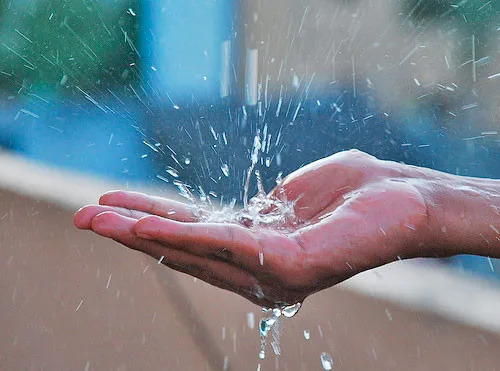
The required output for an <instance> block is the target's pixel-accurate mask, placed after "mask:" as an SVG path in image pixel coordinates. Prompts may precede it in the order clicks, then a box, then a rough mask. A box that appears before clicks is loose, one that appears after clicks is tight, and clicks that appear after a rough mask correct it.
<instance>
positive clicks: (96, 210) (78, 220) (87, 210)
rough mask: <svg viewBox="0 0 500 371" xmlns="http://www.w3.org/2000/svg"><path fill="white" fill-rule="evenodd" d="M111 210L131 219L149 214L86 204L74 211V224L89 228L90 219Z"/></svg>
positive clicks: (81, 227)
mask: <svg viewBox="0 0 500 371" xmlns="http://www.w3.org/2000/svg"><path fill="white" fill-rule="evenodd" d="M106 211H112V212H115V213H117V214H120V215H123V216H128V217H130V218H132V219H136V220H137V219H140V218H143V217H145V216H148V215H151V214H148V213H145V212H142V211H137V210H130V209H125V208H122V207H115V206H101V205H87V206H84V207H82V208H81V209H80V210H78V211H77V212H76V213H75V216H74V219H73V221H74V224H75V226H76V227H77V228H79V229H90V228H91V226H92V219H93V218H94V217H95V216H96V215H98V214H101V213H103V212H106Z"/></svg>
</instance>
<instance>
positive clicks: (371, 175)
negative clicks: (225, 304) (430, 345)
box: [74, 150, 500, 307]
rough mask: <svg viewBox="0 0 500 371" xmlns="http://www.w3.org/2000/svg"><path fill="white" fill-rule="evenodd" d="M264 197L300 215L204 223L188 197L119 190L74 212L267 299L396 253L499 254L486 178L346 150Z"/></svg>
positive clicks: (298, 293) (83, 224)
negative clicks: (269, 223) (259, 223)
mask: <svg viewBox="0 0 500 371" xmlns="http://www.w3.org/2000/svg"><path fill="white" fill-rule="evenodd" d="M269 197H271V198H279V197H286V199H287V200H289V201H293V202H294V203H295V204H294V209H295V214H296V216H297V217H298V219H299V220H300V221H301V222H300V223H298V224H294V225H290V226H288V227H289V230H288V231H287V232H283V231H282V230H278V229H274V228H272V227H265V228H264V227H259V228H256V229H252V228H251V227H248V225H247V224H248V223H245V224H241V225H238V224H214V223H203V222H200V221H199V220H198V218H197V216H196V215H197V213H196V212H195V209H194V208H193V207H192V206H190V205H187V204H184V203H180V202H177V201H173V200H169V199H164V198H159V197H153V196H148V195H145V194H141V193H136V192H126V191H112V192H108V193H106V194H104V195H103V196H101V198H100V200H99V204H98V205H88V206H85V207H83V208H82V209H80V210H78V212H77V213H76V214H75V219H74V222H75V225H76V226H77V227H78V228H80V229H88V230H92V231H93V232H95V233H97V234H99V235H101V236H103V237H108V238H111V239H113V240H115V241H117V242H119V243H121V244H123V245H125V246H127V247H129V248H131V249H134V250H139V251H142V252H144V253H146V254H148V255H150V256H152V257H153V258H155V259H160V258H161V257H163V258H162V263H163V264H165V265H166V266H168V267H170V268H172V269H175V270H177V271H181V272H184V273H187V274H190V275H192V276H194V277H197V278H200V279H202V280H204V281H206V282H208V283H210V284H213V285H215V286H218V287H220V288H223V289H227V290H230V291H233V292H235V293H238V294H240V295H242V296H243V297H245V298H247V299H248V300H250V301H252V302H253V303H255V304H258V305H261V306H267V307H271V306H274V305H275V304H279V303H288V304H292V303H296V302H299V301H303V300H304V299H305V298H306V297H307V296H309V295H311V294H312V293H314V292H317V291H320V290H322V289H325V288H327V287H330V286H332V285H335V284H336V283H339V282H341V281H343V280H345V279H347V278H349V277H352V276H353V275H355V274H357V273H359V272H362V271H365V270H367V269H371V268H374V267H377V266H380V265H384V264H386V263H389V262H392V261H394V260H396V259H401V258H412V257H427V256H430V257H444V256H450V255H455V254H459V253H469V254H479V255H489V256H492V257H500V235H499V234H498V231H499V230H500V182H499V181H497V180H491V179H475V178H465V177H459V176H453V175H450V174H445V173H441V172H438V171H434V170H430V169H425V168H418V167H414V166H409V165H404V164H399V163H395V162H390V161H381V160H378V159H376V158H375V157H373V156H370V155H367V154H365V153H363V152H360V151H356V150H351V151H346V152H340V153H337V154H335V155H333V156H330V157H327V158H324V159H321V160H319V161H316V162H313V163H311V164H309V165H307V166H305V167H303V168H301V169H299V170H298V171H296V172H294V173H292V174H290V175H289V176H287V177H286V178H285V179H284V180H283V182H282V183H281V184H280V185H278V186H277V187H276V188H275V189H274V190H273V191H272V192H271V193H270V194H269ZM262 257H263V261H262ZM261 262H262V263H263V264H261Z"/></svg>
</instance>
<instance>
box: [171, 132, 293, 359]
mask: <svg viewBox="0 0 500 371" xmlns="http://www.w3.org/2000/svg"><path fill="white" fill-rule="evenodd" d="M266 135H267V130H266V128H265V130H264V143H265V141H266ZM262 148H263V145H262V140H261V137H260V131H258V132H257V135H255V137H254V141H253V148H252V152H251V156H250V160H251V164H250V167H249V169H248V171H247V176H246V179H245V184H244V199H243V205H244V206H243V208H242V209H240V210H236V209H235V205H236V200H234V199H233V200H232V201H231V202H230V203H229V205H226V206H223V207H222V208H220V207H217V208H216V207H214V206H213V205H212V204H211V202H210V197H208V196H207V194H206V193H205V192H204V191H203V189H202V188H201V187H198V192H199V196H200V197H199V199H200V203H197V202H196V199H195V197H194V195H193V192H192V191H191V190H192V188H191V187H189V186H187V185H186V184H184V183H182V182H180V181H178V180H174V181H173V183H174V185H176V186H177V188H178V189H179V194H180V195H181V196H183V197H184V198H186V199H188V200H189V201H190V202H191V203H193V204H194V205H195V206H197V210H196V214H197V216H198V218H199V220H200V221H202V222H208V223H235V224H240V225H245V226H247V227H249V228H252V229H258V228H259V227H272V228H273V229H277V230H280V231H283V232H287V231H292V230H293V229H294V228H295V226H296V225H297V224H299V222H300V221H299V220H298V218H297V217H296V216H295V211H294V202H292V201H288V200H287V199H286V197H285V196H284V192H278V196H277V197H276V196H275V197H270V196H268V195H267V194H266V192H265V189H264V185H263V183H262V178H261V174H260V172H259V170H256V169H255V167H256V165H257V163H258V162H259V154H260V152H261V149H262ZM221 170H222V172H223V174H224V175H225V176H226V177H228V176H229V166H228V165H227V164H223V166H222V167H221ZM253 174H255V177H256V181H257V194H256V195H255V196H254V197H252V198H251V199H250V200H248V192H249V188H250V183H251V180H252V175H253ZM171 175H172V174H171ZM281 177H282V173H279V174H278V176H277V178H276V183H277V184H278V187H279V186H280V183H281V182H282V178H281ZM259 262H260V265H264V253H263V252H260V253H259ZM255 295H256V296H257V297H258V298H264V293H263V292H262V289H260V287H256V292H255ZM301 306H302V304H301V303H296V304H293V305H290V304H288V303H279V304H276V306H275V307H274V308H262V310H263V312H264V313H265V315H264V317H263V318H262V319H261V320H260V323H259V333H260V352H259V358H260V359H264V358H265V356H266V345H267V339H268V335H269V333H270V332H272V341H271V346H272V349H273V351H274V354H275V355H280V353H281V348H280V328H281V319H280V318H281V317H282V316H283V317H285V318H292V317H293V316H294V315H295V314H296V313H297V312H298V311H299V309H300V307H301Z"/></svg>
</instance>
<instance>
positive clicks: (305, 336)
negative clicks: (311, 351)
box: [304, 330, 311, 340]
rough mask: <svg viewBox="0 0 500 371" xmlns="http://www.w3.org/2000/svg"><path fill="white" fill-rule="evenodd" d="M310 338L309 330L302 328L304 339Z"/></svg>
mask: <svg viewBox="0 0 500 371" xmlns="http://www.w3.org/2000/svg"><path fill="white" fill-rule="evenodd" d="M310 338H311V332H309V330H304V339H306V340H309V339H310Z"/></svg>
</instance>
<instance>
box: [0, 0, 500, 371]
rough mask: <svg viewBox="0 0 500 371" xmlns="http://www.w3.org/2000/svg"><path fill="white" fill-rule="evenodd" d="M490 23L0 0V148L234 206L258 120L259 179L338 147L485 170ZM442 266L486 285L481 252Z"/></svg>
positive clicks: (492, 74)
mask: <svg viewBox="0 0 500 371" xmlns="http://www.w3.org/2000/svg"><path fill="white" fill-rule="evenodd" d="M499 32H500V4H499V3H498V2H495V1H487V0H463V1H452V0H441V1H432V0H375V1H374V0H273V1H272V2H270V1H262V0H254V1H242V0H151V1H146V0H93V1H91V0H58V1H56V0H45V1H42V0H16V1H10V0H6V1H0V110H1V114H0V148H1V150H2V151H3V153H4V154H10V155H11V154H15V155H16V158H19V156H21V158H22V159H24V160H27V161H28V162H27V163H29V164H35V165H36V166H39V167H40V168H42V169H45V168H46V167H48V168H50V169H53V168H56V169H59V170H60V171H61V172H63V173H65V172H68V171H69V172H70V174H76V173H78V174H83V175H82V176H85V178H84V179H85V180H82V181H81V182H80V186H84V185H85V184H87V183H88V184H90V183H92V182H95V181H104V182H109V183H110V184H114V185H116V186H121V187H129V188H135V189H148V190H152V191H154V192H157V193H159V194H164V195H171V194H175V193H176V192H177V188H176V185H178V184H180V183H181V182H182V184H185V185H186V186H187V187H189V188H190V189H191V190H192V192H193V193H195V194H197V195H200V196H202V197H205V196H206V197H209V198H211V199H212V200H213V202H214V203H215V202H222V203H224V202H230V201H231V200H232V199H235V200H236V201H237V202H241V201H242V198H243V192H242V186H243V184H244V179H245V175H246V171H247V169H248V167H249V165H250V152H251V149H252V148H251V147H252V143H253V138H254V136H255V135H256V134H257V133H260V134H261V136H262V137H263V138H265V139H264V143H265V145H264V146H263V148H262V151H261V152H262V155H261V158H260V163H259V164H258V167H259V170H260V171H261V174H263V179H264V183H265V186H266V189H267V190H269V189H271V187H272V186H273V184H274V181H275V179H276V177H277V176H278V174H279V173H283V174H287V173H289V172H291V171H293V170H295V169H297V168H299V167H300V166H302V165H304V164H306V163H308V162H311V161H314V160H316V159H319V158H322V157H324V156H328V155H330V154H333V153H335V152H337V151H340V150H345V149H350V148H358V149H360V150H363V151H366V152H369V153H371V154H373V155H375V156H377V157H379V158H382V159H390V160H394V161H401V162H405V163H408V164H414V165H419V166H425V167H431V168H434V169H437V170H442V171H446V172H449V173H453V174H460V175H468V176H477V177H493V178H499V177H500V165H499V160H500V136H499V135H498V130H499V120H500V110H499V102H500V58H499V47H498V43H499V41H498V40H499V37H500V34H499ZM16 161H17V160H16ZM14 163H15V164H17V162H14ZM22 164H25V162H22ZM23 166H25V165H15V166H11V167H8V166H4V171H8V170H7V169H14V170H19V168H21V167H23ZM29 166H31V165H29ZM27 169H32V168H31V167H28V168H27ZM14 170H12V171H14ZM26 171H27V173H26V175H25V176H24V178H23V179H25V178H29V177H30V176H31V175H30V174H31V173H32V172H36V171H35V170H29V171H28V170H26ZM47 171H49V170H47ZM23 174H24V173H23ZM47 174H52V173H47ZM47 176H49V175H47ZM72 176H73V175H72ZM75 176H77V175H75ZM78 176H80V175H78ZM43 178H44V176H43V175H41V176H40V177H39V178H37V177H36V176H34V177H33V179H42V180H43ZM53 179H59V178H57V177H56V176H54V178H53ZM64 179H66V180H67V177H66V178H64ZM64 179H63V180H61V182H62V183H63V184H66V183H64V182H66V180H64ZM78 179H80V178H78ZM42 180H40V181H42ZM22 181H24V180H22V179H21V180H19V182H22ZM30 184H32V185H31V187H34V188H37V183H34V184H33V183H30ZM68 184H73V183H68ZM92 184H93V183H92ZM68 187H69V185H68ZM89 187H90V185H89ZM20 188H22V187H21V186H20ZM40 188H42V186H40ZM66 188H67V187H66ZM255 189H256V188H255V185H253V190H254V191H255ZM82 192H83V191H82ZM70 193H71V192H70ZM59 195H60V194H55V195H54V197H53V198H57V197H58V196H59ZM61 197H62V196H61ZM70 197H71V196H70ZM35 198H36V197H35ZM0 214H1V212H0ZM29 225H31V224H29ZM12 228H13V229H14V232H16V228H20V227H17V226H16V225H15V224H14V225H13V226H12ZM27 228H35V229H36V227H34V226H32V227H27ZM17 232H19V231H17ZM7 258H8V256H7ZM48 264H50V261H49V262H48ZM440 264H445V265H447V266H451V267H453V269H455V270H456V271H459V272H472V273H473V274H474V275H477V276H479V277H483V278H487V279H488V280H490V284H492V285H498V282H497V281H498V278H500V275H499V274H498V272H497V271H498V270H499V269H500V264H499V262H498V261H496V260H492V259H487V258H479V257H473V256H459V257H455V258H452V259H449V260H447V261H444V262H440ZM158 274H163V273H158ZM472 277H473V276H472ZM108 284H109V283H108ZM5 287H7V286H5ZM6 290H7V288H6ZM9 290H10V289H9ZM9 292H10V291H9ZM9 295H10V294H9ZM366 336H368V335H366ZM481 336H483V335H481ZM424 337H425V336H424ZM418 342H419V341H417V343H418ZM419 344H420V343H419ZM419 346H420V345H419ZM0 351H1V349H0ZM386 351H387V352H389V351H388V350H386ZM389 354H390V352H389ZM389 358H390V357H389ZM389 363H390V362H389ZM1 365H2V358H1V357H0V367H1ZM398 366H400V367H399V368H397V367H396V368H394V369H405V367H404V365H403V364H398ZM90 367H91V366H89V368H90ZM217 367H218V366H217ZM222 367H225V366H224V365H222ZM301 367H302V366H301ZM304 367H305V368H303V369H309V368H307V366H304ZM471 367H472V366H471ZM35 368H36V367H35ZM81 368H82V369H85V370H87V366H86V364H85V363H84V364H83V367H81ZM172 369H174V368H172ZM175 369H183V368H182V367H181V366H179V367H178V368H175ZM252 369H255V368H252ZM291 369H292V368H291ZM386 369H387V368H386ZM406 369H408V368H406ZM415 369H417V368H415ZM421 369H434V368H432V367H431V368H421ZM435 369H438V368H435ZM441 369H442V368H441ZM464 369H465V368H464ZM471 369H473V368H471Z"/></svg>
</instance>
